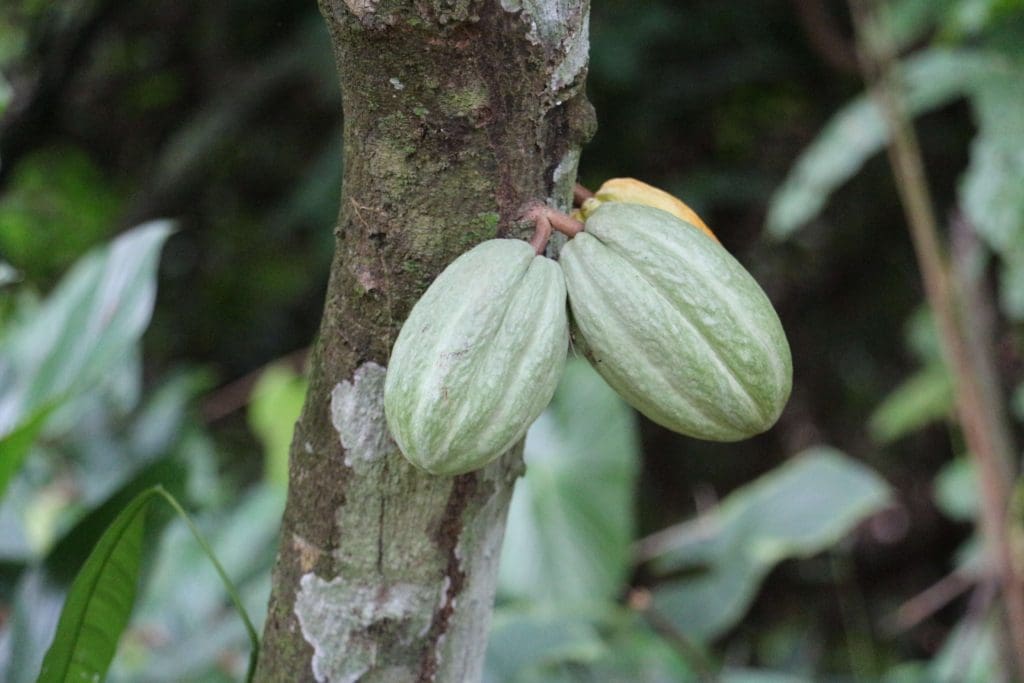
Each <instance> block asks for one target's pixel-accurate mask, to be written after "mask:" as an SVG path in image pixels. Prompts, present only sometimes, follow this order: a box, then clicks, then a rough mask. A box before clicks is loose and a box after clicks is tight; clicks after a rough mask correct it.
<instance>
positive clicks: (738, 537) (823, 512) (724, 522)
mask: <svg viewBox="0 0 1024 683" xmlns="http://www.w3.org/2000/svg"><path fill="white" fill-rule="evenodd" d="M888 496H889V489H888V486H887V485H886V484H885V483H884V482H883V481H882V480H881V479H880V478H879V477H878V476H877V475H876V474H874V473H873V472H872V471H870V470H869V469H867V468H866V467H864V466H863V465H861V464H859V463H857V462H855V461H853V460H851V459H849V458H847V457H846V456H844V455H842V454H841V453H839V452H838V451H836V450H834V449H831V448H825V447H819V448H813V449H810V450H808V451H805V452H804V453H802V454H801V455H799V456H797V457H795V458H794V459H793V460H791V461H790V462H788V463H786V464H785V465H783V466H781V467H779V468H778V469H776V470H775V471H773V472H771V473H769V474H767V475H765V476H763V477H761V478H760V479H758V480H757V481H755V482H754V483H752V484H748V485H747V486H744V487H743V488H741V489H739V490H738V491H735V492H733V493H732V494H731V495H729V496H728V497H727V498H726V499H725V500H724V501H723V502H722V504H721V506H719V507H718V508H717V509H716V510H715V511H713V512H712V513H709V514H708V515H706V516H704V517H701V518H698V519H697V520H694V521H692V522H689V523H687V524H683V525H681V526H679V527H677V528H675V529H674V530H673V531H672V532H669V533H667V534H663V535H662V537H661V538H662V540H661V542H660V547H659V549H658V552H657V553H656V556H655V557H654V558H653V563H652V569H653V570H654V571H655V573H657V574H661V575H667V574H670V573H673V572H676V571H678V570H682V569H687V570H690V575H688V576H686V577H684V578H680V579H674V580H670V581H667V582H666V583H664V584H662V585H661V586H659V587H658V588H656V589H655V591H654V598H655V600H654V606H655V608H656V609H657V610H658V611H659V612H660V613H663V614H664V615H665V616H666V617H667V618H668V619H669V620H670V621H671V622H672V623H673V624H674V625H675V626H676V627H677V628H678V629H679V630H680V631H682V632H683V633H685V634H686V635H687V636H689V637H691V638H694V639H697V640H706V639H711V638H714V637H716V636H718V635H720V634H721V633H723V632H724V631H725V630H727V629H728V628H730V627H731V626H732V625H733V624H735V623H736V621H737V620H738V619H739V618H740V617H741V616H742V615H743V613H744V612H745V611H746V609H747V607H748V606H749V605H750V602H751V601H752V600H753V598H754V595H755V594H756V592H757V589H758V587H759V586H760V584H761V581H762V580H763V578H764V576H765V575H766V574H767V573H768V571H769V570H770V569H771V568H772V567H774V566H775V565H776V564H777V563H778V562H780V561H782V560H784V559H787V558H792V557H808V556H811V555H814V554H817V553H819V552H821V551H822V550H824V549H826V548H828V547H829V546H831V545H833V544H835V543H836V542H837V541H839V540H840V539H841V538H842V537H843V536H844V535H845V534H846V533H847V532H848V531H849V530H850V529H851V528H852V527H853V526H854V525H855V524H856V523H857V522H859V521H860V520H861V519H863V518H864V517H866V516H867V515H870V514H871V513H873V512H875V511H877V510H879V509H880V508H881V507H882V506H883V505H885V503H886V501H887V500H888Z"/></svg>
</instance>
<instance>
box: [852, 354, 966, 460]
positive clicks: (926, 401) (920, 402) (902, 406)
mask: <svg viewBox="0 0 1024 683" xmlns="http://www.w3.org/2000/svg"><path fill="white" fill-rule="evenodd" d="M953 407H954V395H953V378H952V377H950V375H949V372H948V371H947V370H946V367H945V366H944V365H942V364H939V363H935V364H933V365H930V366H928V367H926V368H924V369H923V370H921V371H919V372H918V373H917V374H915V375H914V376H913V377H911V378H910V379H908V380H906V381H905V382H903V384H901V385H899V386H898V387H896V389H894V390H893V391H892V392H891V393H890V394H889V395H888V396H886V397H885V400H883V401H882V403H881V404H880V405H879V406H878V407H877V408H875V412H874V413H872V414H871V418H870V420H869V422H868V429H869V431H870V432H871V438H872V439H874V440H875V441H877V442H878V443H880V444H887V443H891V442H893V441H895V440H896V439H899V438H900V437H903V436H906V435H907V434H910V433H911V432H914V431H917V430H918V429H920V428H922V427H924V426H925V425H927V424H929V423H931V422H935V421H936V420H941V419H943V418H945V417H948V416H949V415H950V413H952V411H953Z"/></svg>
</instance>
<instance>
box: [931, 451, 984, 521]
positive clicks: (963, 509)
mask: <svg viewBox="0 0 1024 683" xmlns="http://www.w3.org/2000/svg"><path fill="white" fill-rule="evenodd" d="M933 490H934V494H933V495H934V497H935V503H936V504H937V505H938V506H939V509H940V510H942V512H943V513H945V515H946V516H947V517H949V518H950V519H955V520H958V521H969V520H972V519H974V518H975V516H976V515H977V512H978V478H977V475H976V474H975V473H974V466H973V465H972V464H971V461H970V459H969V458H967V457H964V456H961V457H959V458H957V459H955V460H952V461H950V462H948V463H946V465H945V466H944V467H943V468H942V469H941V470H939V474H938V475H937V476H936V477H935V482H934V484H933Z"/></svg>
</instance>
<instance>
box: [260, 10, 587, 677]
mask: <svg viewBox="0 0 1024 683" xmlns="http://www.w3.org/2000/svg"><path fill="white" fill-rule="evenodd" d="M321 11H322V13H323V15H324V17H325V18H326V20H327V24H328V27H329V29H330V33H331V38H332V41H333V44H334V49H335V55H336V58H337V64H338V71H339V73H340V77H341V89H342V94H343V101H344V117H345V137H344V141H345V152H344V154H345V178H344V184H343V186H342V200H341V210H340V214H339V224H338V228H337V231H336V235H337V246H336V253H335V259H334V263H333V267H332V269H331V277H330V283H329V286H328V291H327V298H326V303H325V308H324V316H323V321H322V323H321V329H320V338H319V341H318V343H317V344H316V350H315V353H314V354H313V362H312V368H311V376H310V389H309V395H308V397H307V399H306V404H305V407H304V409H303V412H302V416H301V417H300V419H299V422H298V424H297V425H296V431H295V437H294V440H293V442H292V449H291V465H290V467H291V471H290V483H289V491H288V505H287V508H286V510H285V514H284V521H283V526H282V531H281V533H282V536H281V545H280V550H279V553H278V557H277V563H276V566H275V568H274V577H273V592H272V595H271V600H270V611H269V614H268V616H267V624H266V627H265V632H264V643H263V649H262V652H261V656H260V661H259V668H258V673H257V680H259V681H275V682H276V681H312V680H316V681H321V682H322V681H331V682H338V681H355V680H363V681H415V680H422V681H427V680H439V681H459V682H461V681H475V680H479V679H480V678H481V672H482V667H483V656H484V650H485V648H486V644H487V631H488V623H489V620H490V613H491V609H492V603H493V598H494V587H495V580H496V573H497V565H498V556H499V551H500V547H501V541H502V536H503V534H504V524H505V516H506V512H507V508H508V502H509V498H510V496H511V492H512V486H513V484H514V481H515V479H516V477H517V476H518V475H519V473H520V472H521V469H522V459H521V451H522V449H521V447H517V448H515V449H513V450H512V451H511V452H509V453H507V454H505V455H504V456H502V457H501V458H500V459H499V460H497V461H496V462H495V463H493V464H491V465H490V466H488V467H487V468H485V469H483V470H481V471H478V472H473V473H470V474H465V475H461V476H458V477H454V478H451V477H435V476H431V475H428V474H425V473H423V472H420V471H418V470H416V469H414V468H413V467H412V466H410V465H409V464H408V463H407V462H406V460H405V459H404V458H403V457H402V455H401V454H400V453H399V452H398V451H397V449H396V447H395V445H394V443H393V442H392V441H391V440H390V438H389V436H388V434H387V429H386V426H385V423H384V416H383V407H382V405H383V404H382V391H383V377H384V372H385V365H386V363H387V360H388V354H389V352H390V350H391V345H392V343H393V342H394V340H395V336H396V335H397V333H398V330H399V328H400V327H401V324H402V321H403V320H404V319H405V316H406V315H407V313H408V312H409V310H410V308H411V307H412V305H413V304H414V303H415V301H416V300H417V298H418V297H419V296H420V294H422V292H423V290H424V289H425V288H426V287H427V285H429V284H430V282H431V281H432V280H433V278H434V277H435V276H436V275H437V274H438V273H439V272H440V271H441V270H442V269H443V268H444V267H445V266H446V265H447V264H448V263H449V262H451V261H452V259H454V258H455V257H456V256H458V255H459V254H461V253H462V252H464V251H466V250H467V249H468V248H469V247H471V246H472V245H474V244H476V243H478V242H481V241H483V240H486V239H490V238H492V237H496V236H515V237H523V236H528V234H529V233H530V232H531V227H530V226H527V225H526V224H525V223H523V222H522V221H520V220H518V216H519V213H520V211H521V209H522V208H523V207H524V205H525V204H527V203H528V202H530V201H532V200H547V201H548V202H550V203H552V204H554V205H556V206H559V207H561V208H566V206H567V204H568V203H569V201H570V197H571V192H572V186H573V183H574V181H575V177H576V165H577V161H578V159H579V149H580V146H581V145H582V143H583V142H584V141H585V140H586V139H587V138H588V137H589V136H590V134H591V133H592V130H593V113H592V110H591V108H590V106H589V104H588V103H587V101H586V98H585V95H584V93H583V84H584V79H585V75H586V62H587V48H588V44H587V22H588V11H589V0H321Z"/></svg>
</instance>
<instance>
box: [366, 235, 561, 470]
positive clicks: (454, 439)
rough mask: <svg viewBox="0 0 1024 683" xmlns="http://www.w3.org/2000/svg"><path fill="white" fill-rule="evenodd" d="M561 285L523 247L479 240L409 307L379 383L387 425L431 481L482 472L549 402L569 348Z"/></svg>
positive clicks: (549, 267)
mask: <svg viewBox="0 0 1024 683" xmlns="http://www.w3.org/2000/svg"><path fill="white" fill-rule="evenodd" d="M565 299H566V292H565V281H564V278H563V276H562V272H561V269H560V268H559V266H558V264H557V263H555V262H554V261H552V260H550V259H548V258H545V257H543V256H537V255H536V254H535V252H534V250H533V248H532V247H530V245H529V244H527V243H526V242H523V241H520V240H513V239H494V240H488V241H486V242H483V243H481V244H479V245H477V246H476V247H474V248H473V249H471V250H470V251H468V252H466V253H465V254H463V255H461V256H459V257H458V258H457V259H455V261H453V262H452V263H451V265H449V266H448V267H447V268H446V269H445V270H444V271H443V272H442V273H441V274H440V275H439V276H438V277H437V279H436V280H434V282H433V283H432V284H431V285H430V287H429V288H428V289H427V291H426V292H425V293H424V294H423V296H422V297H421V298H420V300H419V301H418V302H417V303H416V305H415V306H414V307H413V309H412V312H411V313H410V314H409V317H408V319H407V320H406V321H405V324H404V325H403V326H402V330H401V331H400V332H399V334H398V339H397V340H396V341H395V346H394V348H393V349H392V351H391V360H390V362H389V365H388V370H387V377H386V378H385V382H384V412H385V415H386V417H387V423H388V427H389V429H390V430H391V434H392V436H393V437H394V439H395V441H396V442H397V443H398V446H399V448H400V449H401V451H402V453H404V454H405V457H406V458H408V459H409V461H410V462H412V463H413V464H414V465H417V466H419V467H421V468H422V469H424V470H427V471H428V472H431V473H433V474H444V475H454V474H461V473H463V472H468V471H470V470H474V469H477V468H479V467H483V466H484V465H486V464H487V463H488V462H490V461H491V460H493V459H495V458H497V457H498V456H499V455H501V454H502V453H503V452H505V451H506V450H508V449H509V448H511V447H512V446H513V445H514V444H515V443H516V442H517V441H518V440H519V439H521V438H523V436H524V435H525V434H526V430H527V428H528V427H529V426H530V424H531V423H532V422H533V421H534V420H535V419H536V418H537V416H538V415H540V413H541V411H542V410H544V407H545V406H547V404H548V403H549V402H550V400H551V396H552V394H554V391H555V385H556V384H557V383H558V380H559V378H560V377H561V374H562V370H563V368H564V367H565V358H566V353H567V351H568V343H569V326H568V313H567V311H566V303H565Z"/></svg>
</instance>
